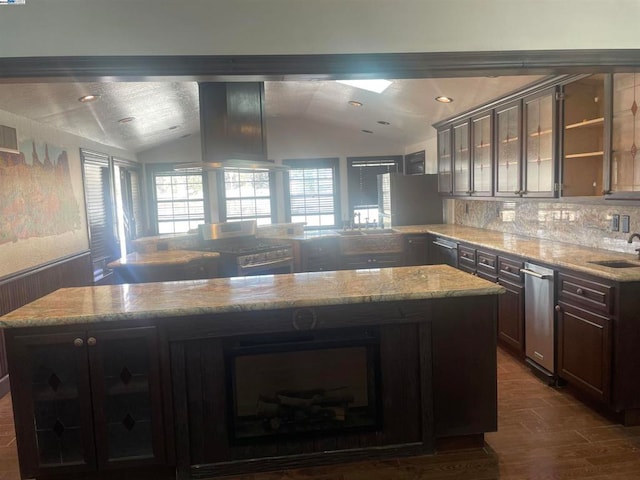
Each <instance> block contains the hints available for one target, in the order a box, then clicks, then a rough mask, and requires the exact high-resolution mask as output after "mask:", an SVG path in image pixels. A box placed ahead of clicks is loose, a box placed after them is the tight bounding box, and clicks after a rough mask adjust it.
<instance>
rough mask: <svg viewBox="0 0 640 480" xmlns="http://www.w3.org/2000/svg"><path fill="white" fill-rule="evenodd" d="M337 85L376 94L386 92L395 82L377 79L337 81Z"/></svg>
mask: <svg viewBox="0 0 640 480" xmlns="http://www.w3.org/2000/svg"><path fill="white" fill-rule="evenodd" d="M336 82H337V83H342V84H343V85H350V86H352V87H356V88H361V89H362V90H367V91H369V92H374V93H382V92H384V91H385V90H386V89H387V87H388V86H389V85H391V84H392V83H393V82H391V81H389V80H383V79H376V80H336Z"/></svg>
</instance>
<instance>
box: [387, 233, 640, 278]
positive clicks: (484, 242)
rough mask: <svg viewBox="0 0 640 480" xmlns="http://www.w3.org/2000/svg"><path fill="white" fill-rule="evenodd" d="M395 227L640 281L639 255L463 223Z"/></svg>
mask: <svg viewBox="0 0 640 480" xmlns="http://www.w3.org/2000/svg"><path fill="white" fill-rule="evenodd" d="M394 230H396V231H397V232H400V233H404V234H411V233H432V234H435V235H440V236H442V237H445V238H449V239H452V240H458V241H463V242H468V243H472V244H474V245H476V246H478V247H484V248H488V249H491V250H496V251H498V252H504V253H509V254H513V255H517V256H520V257H523V258H526V259H529V260H531V261H533V262H536V261H538V262H544V263H546V264H549V265H552V266H556V267H566V268H570V269H573V270H576V271H580V272H584V273H587V274H590V275H595V276H598V277H602V278H606V279H609V280H614V281H618V282H635V281H640V261H638V257H637V256H636V255H630V254H626V253H619V252H613V251H610V250H603V249H598V248H589V247H582V246H579V245H571V244H569V243H563V242H557V241H553V240H543V239H537V238H531V237H525V236H520V235H513V234H509V233H502V232H496V231H493V230H483V229H481V228H473V227H464V226H461V225H449V224H446V225H444V224H443V225H413V226H406V227H394ZM591 260H598V261H599V260H623V261H627V262H631V263H634V264H637V267H631V268H611V267H605V266H601V265H594V264H592V263H589V261H591Z"/></svg>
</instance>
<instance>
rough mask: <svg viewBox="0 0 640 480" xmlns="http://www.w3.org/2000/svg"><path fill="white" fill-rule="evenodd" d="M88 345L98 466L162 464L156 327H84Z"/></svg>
mask: <svg viewBox="0 0 640 480" xmlns="http://www.w3.org/2000/svg"><path fill="white" fill-rule="evenodd" d="M87 350H88V352H89V362H90V365H91V388H92V392H93V416H94V429H95V441H96V451H97V463H98V468H99V469H109V468H120V467H123V466H137V465H146V464H153V465H158V464H162V463H163V462H164V458H165V449H164V429H163V423H162V392H161V387H160V371H159V364H160V362H159V349H158V345H157V334H156V328H155V327H141V328H126V329H122V330H103V331H89V332H88V334H87Z"/></svg>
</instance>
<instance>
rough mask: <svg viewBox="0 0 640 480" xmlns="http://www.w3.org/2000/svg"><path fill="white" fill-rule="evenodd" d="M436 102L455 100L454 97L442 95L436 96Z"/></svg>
mask: <svg viewBox="0 0 640 480" xmlns="http://www.w3.org/2000/svg"><path fill="white" fill-rule="evenodd" d="M436 102H440V103H451V102H453V98H451V97H445V96H444V95H440V96H439V97H436Z"/></svg>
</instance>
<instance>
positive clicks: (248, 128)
mask: <svg viewBox="0 0 640 480" xmlns="http://www.w3.org/2000/svg"><path fill="white" fill-rule="evenodd" d="M198 87H199V96H200V136H201V140H202V162H197V163H189V164H182V165H181V166H179V167H178V168H177V169H179V170H187V169H202V170H220V169H224V168H239V169H244V170H284V169H286V167H283V166H282V165H276V164H275V163H274V162H273V161H270V160H267V132H266V114H265V112H264V82H228V83H225V82H204V83H200V84H198Z"/></svg>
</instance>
